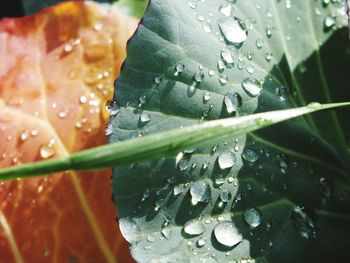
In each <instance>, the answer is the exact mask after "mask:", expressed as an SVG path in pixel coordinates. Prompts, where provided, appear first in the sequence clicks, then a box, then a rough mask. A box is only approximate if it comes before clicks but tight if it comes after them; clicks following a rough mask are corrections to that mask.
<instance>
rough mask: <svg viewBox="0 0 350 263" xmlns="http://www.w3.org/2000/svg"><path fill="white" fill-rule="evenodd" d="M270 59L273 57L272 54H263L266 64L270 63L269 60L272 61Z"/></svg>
mask: <svg viewBox="0 0 350 263" xmlns="http://www.w3.org/2000/svg"><path fill="white" fill-rule="evenodd" d="M272 57H273V54H272V53H271V52H267V53H266V54H265V58H266V61H267V62H270V61H271V59H272Z"/></svg>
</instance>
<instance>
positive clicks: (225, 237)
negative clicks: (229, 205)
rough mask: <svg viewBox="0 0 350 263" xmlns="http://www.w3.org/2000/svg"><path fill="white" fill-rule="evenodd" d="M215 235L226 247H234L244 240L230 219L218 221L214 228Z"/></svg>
mask: <svg viewBox="0 0 350 263" xmlns="http://www.w3.org/2000/svg"><path fill="white" fill-rule="evenodd" d="M214 236H215V238H216V240H217V241H218V242H219V243H220V244H222V245H224V246H226V247H233V246H235V245H237V244H238V243H240V242H241V241H242V240H243V237H242V235H241V234H240V233H239V232H238V229H237V228H236V226H235V225H234V224H233V223H232V222H229V221H224V222H220V223H218V224H217V225H216V226H215V228H214Z"/></svg>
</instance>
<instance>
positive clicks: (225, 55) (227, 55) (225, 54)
mask: <svg viewBox="0 0 350 263" xmlns="http://www.w3.org/2000/svg"><path fill="white" fill-rule="evenodd" d="M221 58H222V59H223V61H224V63H225V65H226V67H227V68H233V66H234V62H233V56H232V54H231V52H230V51H229V50H228V49H223V50H221Z"/></svg>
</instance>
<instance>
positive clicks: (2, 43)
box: [0, 2, 137, 263]
mask: <svg viewBox="0 0 350 263" xmlns="http://www.w3.org/2000/svg"><path fill="white" fill-rule="evenodd" d="M136 25H137V21H136V20H134V19H133V18H129V17H126V16H123V15H121V14H119V13H117V11H115V10H113V9H111V8H108V7H105V6H102V5H98V4H94V3H89V2H74V3H73V2H66V3H63V4H59V5H57V6H54V7H52V8H48V9H46V10H44V11H42V12H40V13H38V14H36V15H34V16H30V17H25V18H19V19H4V20H2V21H0V57H1V61H0V108H1V110H0V168H3V167H8V166H12V165H16V164H20V163H27V162H34V161H38V160H42V159H49V158H55V157H60V156H67V155H69V154H70V153H72V152H76V151H81V150H83V149H86V148H90V147H95V146H98V145H101V144H104V143H106V139H105V135H104V126H105V124H106V120H107V114H106V113H105V111H104V104H105V102H106V100H107V99H108V98H110V97H111V96H112V94H113V81H114V79H115V78H116V76H117V75H118V74H119V70H120V66H121V63H122V61H123V60H124V58H125V55H126V54H125V53H126V49H125V46H126V41H127V39H128V38H129V37H130V36H131V34H132V32H133V31H134V30H135V28H136ZM110 174H111V171H104V172H99V173H74V172H70V173H66V174H55V175H53V176H49V177H43V178H38V179H29V180H16V181H11V182H0V200H1V202H0V262H5V263H10V262H28V263H29V262H35V263H41V262H57V263H61V262H94V263H95V262H98V263H100V262H108V263H112V262H122V263H125V262H132V260H131V258H130V256H129V251H128V246H127V244H126V242H125V241H124V240H123V239H122V236H121V234H120V232H119V229H118V226H117V224H116V223H115V209H114V206H113V204H112V201H111V187H110Z"/></svg>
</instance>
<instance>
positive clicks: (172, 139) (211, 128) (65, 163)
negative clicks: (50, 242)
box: [0, 102, 350, 180]
mask: <svg viewBox="0 0 350 263" xmlns="http://www.w3.org/2000/svg"><path fill="white" fill-rule="evenodd" d="M344 106H350V102H348V103H334V104H324V105H321V104H313V105H310V106H307V107H300V108H295V109H288V110H280V111H271V112H265V113H259V114H253V115H249V116H244V117H239V118H227V119H221V120H215V121H208V122H205V123H202V124H198V125H194V126H190V127H186V128H182V129H176V130H171V131H166V132H161V133H157V134H153V135H148V136H145V137H141V138H136V139H131V140H127V141H124V142H120V143H114V144H110V145H105V146H101V147H97V148H93V149H90V150H86V151H82V152H79V153H76V154H73V155H71V156H70V157H67V158H59V159H54V160H49V161H41V162H37V163H31V164H26V165H21V166H17V167H12V168H8V169H4V170H2V171H0V180H9V179H15V178H27V177H33V176H38V175H45V174H50V173H55V172H61V171H66V170H100V169H105V168H110V167H113V166H114V167H115V166H124V165H128V164H132V163H136V162H142V161H146V160H150V159H157V158H161V157H164V156H172V155H175V154H177V153H179V152H180V151H182V150H185V149H189V148H194V147H198V146H201V145H205V144H210V143H214V142H217V141H220V140H223V139H226V138H228V137H232V136H237V135H240V134H246V133H249V132H252V131H255V130H258V129H262V128H264V127H267V126H271V125H273V124H276V123H279V122H282V121H285V120H288V119H291V118H295V117H299V116H302V115H304V114H308V113H311V112H315V111H319V110H325V109H331V108H336V107H344Z"/></svg>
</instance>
